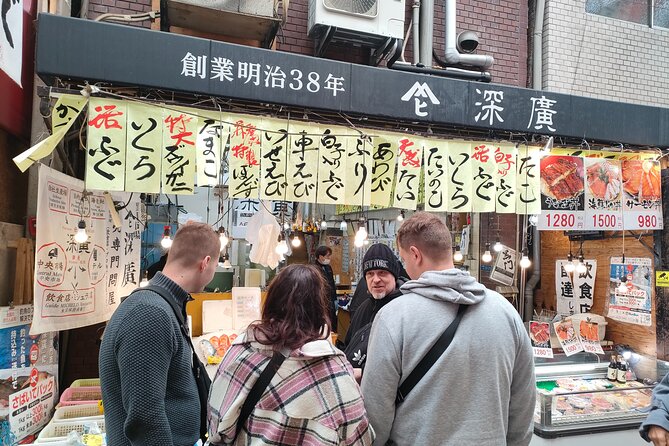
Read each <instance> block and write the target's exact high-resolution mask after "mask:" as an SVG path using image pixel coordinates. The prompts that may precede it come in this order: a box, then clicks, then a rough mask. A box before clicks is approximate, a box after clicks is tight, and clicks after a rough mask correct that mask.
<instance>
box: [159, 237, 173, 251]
mask: <svg viewBox="0 0 669 446" xmlns="http://www.w3.org/2000/svg"><path fill="white" fill-rule="evenodd" d="M160 246H162V247H163V248H165V249H170V248H171V247H172V237H170V236H169V235H165V236H163V239H162V240H161V241H160Z"/></svg>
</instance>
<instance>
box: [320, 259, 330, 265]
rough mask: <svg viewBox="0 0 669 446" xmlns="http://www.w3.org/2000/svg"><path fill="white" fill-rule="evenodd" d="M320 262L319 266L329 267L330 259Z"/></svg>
mask: <svg viewBox="0 0 669 446" xmlns="http://www.w3.org/2000/svg"><path fill="white" fill-rule="evenodd" d="M320 262H321V265H329V264H330V259H323V260H321V261H320Z"/></svg>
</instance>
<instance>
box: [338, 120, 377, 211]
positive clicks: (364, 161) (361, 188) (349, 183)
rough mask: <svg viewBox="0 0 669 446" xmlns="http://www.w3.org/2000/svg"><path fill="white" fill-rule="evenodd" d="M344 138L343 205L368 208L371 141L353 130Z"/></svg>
mask: <svg viewBox="0 0 669 446" xmlns="http://www.w3.org/2000/svg"><path fill="white" fill-rule="evenodd" d="M350 135H351V136H349V137H348V138H346V142H347V144H346V163H347V167H346V180H345V183H346V194H345V199H344V203H345V204H352V205H356V204H357V205H363V206H369V205H370V203H371V198H372V166H373V165H374V160H373V159H372V150H373V145H372V139H371V138H370V137H369V136H367V135H361V134H360V133H358V132H357V131H355V130H352V131H350Z"/></svg>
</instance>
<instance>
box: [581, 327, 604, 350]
mask: <svg viewBox="0 0 669 446" xmlns="http://www.w3.org/2000/svg"><path fill="white" fill-rule="evenodd" d="M578 325H579V334H580V337H581V343H582V344H583V349H584V350H585V351H586V352H589V353H599V354H600V355H603V354H604V350H602V345H601V344H600V343H599V324H598V323H597V322H593V321H591V320H590V319H589V318H588V319H586V320H581V321H580V322H579V324H578Z"/></svg>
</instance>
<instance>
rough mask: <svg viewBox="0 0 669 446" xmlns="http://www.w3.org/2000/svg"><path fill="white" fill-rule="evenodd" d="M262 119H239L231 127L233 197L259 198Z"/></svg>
mask: <svg viewBox="0 0 669 446" xmlns="http://www.w3.org/2000/svg"><path fill="white" fill-rule="evenodd" d="M259 121H260V120H259V119H258V120H252V119H238V120H237V121H235V123H234V124H233V125H232V128H231V129H230V158H229V161H228V162H229V163H230V184H229V191H230V197H231V198H258V188H259V179H260V143H261V142H260V141H261V134H260V131H258V130H257V129H256V122H259Z"/></svg>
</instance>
